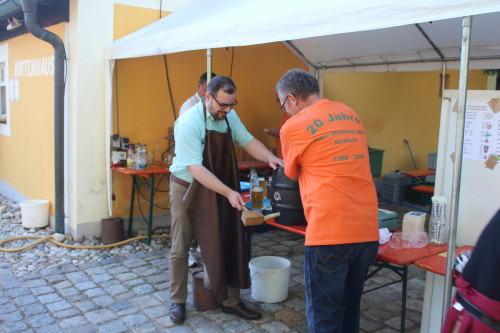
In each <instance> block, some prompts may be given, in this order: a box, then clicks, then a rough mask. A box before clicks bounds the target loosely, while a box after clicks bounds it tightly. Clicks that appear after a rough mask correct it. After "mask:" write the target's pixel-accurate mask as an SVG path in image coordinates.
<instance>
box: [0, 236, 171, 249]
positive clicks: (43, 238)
mask: <svg viewBox="0 0 500 333" xmlns="http://www.w3.org/2000/svg"><path fill="white" fill-rule="evenodd" d="M147 237H148V236H137V237H133V238H129V239H126V240H124V241H121V242H117V243H113V244H107V245H69V244H64V243H60V242H58V241H56V240H54V239H52V236H17V237H12V238H7V239H4V240H3V241H1V242H0V251H2V252H18V251H22V250H25V249H27V248H30V247H32V246H34V245H37V244H39V243H41V242H44V241H49V242H51V243H53V244H55V245H57V246H61V247H66V248H70V249H106V248H109V247H115V246H119V245H123V244H126V243H130V242H133V241H136V240H140V239H146V238H147ZM151 238H170V235H151ZM19 239H38V240H37V241H34V242H33V243H30V244H28V245H24V246H21V247H18V248H14V249H6V248H3V247H1V245H3V244H5V243H8V242H12V241H15V240H19Z"/></svg>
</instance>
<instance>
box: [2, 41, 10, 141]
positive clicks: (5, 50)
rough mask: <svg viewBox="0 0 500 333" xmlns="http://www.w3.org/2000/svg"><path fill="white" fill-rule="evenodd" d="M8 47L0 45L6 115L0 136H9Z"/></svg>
mask: <svg viewBox="0 0 500 333" xmlns="http://www.w3.org/2000/svg"><path fill="white" fill-rule="evenodd" d="M8 59H9V45H8V44H3V45H0V63H1V64H2V65H3V70H4V78H3V81H1V77H0V86H4V87H5V96H4V97H5V111H6V114H7V124H4V123H0V135H5V136H10V111H9V110H10V105H9V104H10V99H9V62H8Z"/></svg>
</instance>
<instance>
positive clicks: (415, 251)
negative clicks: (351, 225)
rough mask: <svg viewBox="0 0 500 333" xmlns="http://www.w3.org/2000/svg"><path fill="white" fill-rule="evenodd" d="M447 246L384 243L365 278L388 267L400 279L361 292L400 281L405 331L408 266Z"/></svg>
mask: <svg viewBox="0 0 500 333" xmlns="http://www.w3.org/2000/svg"><path fill="white" fill-rule="evenodd" d="M266 224H268V225H271V226H274V227H276V228H280V229H283V230H287V231H290V232H293V233H296V234H299V235H303V236H305V234H306V229H307V226H286V225H282V224H279V223H276V222H275V221H274V219H269V220H267V221H266ZM447 248H448V244H442V245H430V244H427V245H426V246H425V247H423V248H402V249H393V248H392V247H390V245H389V243H385V244H382V245H380V246H379V250H378V254H377V262H376V263H375V264H374V266H376V269H375V270H373V271H372V272H370V274H368V276H367V277H366V279H367V280H368V279H370V278H371V277H373V276H374V275H375V274H377V273H378V272H380V271H381V270H382V269H390V270H391V271H393V272H394V273H396V274H397V275H398V276H399V277H400V278H401V279H400V280H396V281H393V282H390V283H387V284H384V285H382V286H378V287H376V288H372V289H369V290H365V291H364V292H363V293H367V292H370V291H374V290H377V289H380V288H383V287H387V286H389V285H392V284H395V283H398V282H402V288H401V293H402V297H401V326H400V332H401V333H403V332H404V331H405V320H406V298H407V288H408V266H409V265H411V264H413V263H416V262H417V261H418V260H423V258H428V257H431V256H436V255H437V254H438V253H441V252H443V251H446V249H447ZM445 260H446V259H445Z"/></svg>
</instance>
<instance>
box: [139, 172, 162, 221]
mask: <svg viewBox="0 0 500 333" xmlns="http://www.w3.org/2000/svg"><path fill="white" fill-rule="evenodd" d="M162 179H163V175H162V178H160V181H159V182H158V186H159V185H160V182H161V180H162ZM143 182H144V183H145V180H144V181H143ZM143 185H144V187H146V189H147V190H148V192H149V191H150V188H149V187H148V186H147V184H143ZM136 191H137V192H138V193H139V195H140V196H141V197H142V198H143V199H144V200H145V201H146V202H148V203H149V199H148V198H147V197H146V195H144V193H142V192H141V190H140V188H137V189H136ZM161 192H168V190H167V191H165V190H164V191H161ZM155 194H156V190H153V196H154V195H155ZM153 206H154V207H156V208H159V209H165V210H167V209H170V207H162V206H158V205H157V204H155V203H154V202H153ZM139 209H140V208H139ZM143 217H144V216H143Z"/></svg>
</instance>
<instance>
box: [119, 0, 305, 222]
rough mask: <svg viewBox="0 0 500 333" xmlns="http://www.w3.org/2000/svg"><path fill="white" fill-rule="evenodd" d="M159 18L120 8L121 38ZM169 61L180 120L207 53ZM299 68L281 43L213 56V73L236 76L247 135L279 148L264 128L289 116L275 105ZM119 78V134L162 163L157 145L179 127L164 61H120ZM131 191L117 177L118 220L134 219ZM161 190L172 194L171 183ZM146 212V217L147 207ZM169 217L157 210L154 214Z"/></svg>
mask: <svg viewBox="0 0 500 333" xmlns="http://www.w3.org/2000/svg"><path fill="white" fill-rule="evenodd" d="M158 18H159V13H158V11H155V10H148V9H140V8H134V7H130V6H124V5H115V38H120V37H122V36H124V35H126V34H127V33H130V32H132V31H134V30H137V28H139V27H140V26H143V25H146V24H149V23H151V22H153V21H155V20H157V19H158ZM131 21H134V24H135V25H136V26H134V27H133V28H131V27H130V22H131ZM232 58H233V59H232ZM166 61H167V67H168V74H169V81H170V87H171V93H172V99H173V103H174V108H175V113H176V114H178V112H179V109H180V107H181V105H182V103H183V102H184V101H185V100H186V99H188V98H189V97H191V96H192V95H193V94H194V93H195V91H196V84H197V82H198V79H199V77H200V75H201V74H202V73H204V72H205V71H206V68H207V67H206V66H207V60H206V51H205V50H202V51H191V52H182V53H176V54H169V55H167V56H166ZM231 61H232V63H233V65H232V71H231ZM294 67H299V68H302V69H307V68H306V66H305V65H304V64H303V63H302V62H301V61H300V60H299V59H298V58H297V57H296V56H294V55H293V54H292V53H291V52H290V51H289V50H288V49H287V48H286V47H285V46H283V45H282V44H281V43H272V44H265V45H256V46H248V47H238V48H235V49H234V57H233V49H232V48H228V49H225V48H223V49H214V50H213V72H214V73H216V74H217V75H226V76H230V75H231V77H232V79H233V80H234V82H235V84H236V87H237V100H238V103H239V104H238V106H237V107H236V111H237V112H238V115H239V117H240V118H241V120H242V121H243V123H244V124H245V125H246V127H247V129H248V130H249V131H250V132H251V133H252V134H253V135H254V136H255V137H256V138H257V139H259V140H261V141H262V142H263V143H264V144H265V145H266V146H269V147H274V138H271V137H270V136H268V135H267V134H265V133H264V132H263V128H265V127H267V128H272V127H276V126H277V125H278V124H279V122H280V119H281V117H282V115H283V113H282V111H281V110H280V109H279V106H278V105H277V104H276V102H275V97H274V88H275V85H276V83H277V81H278V80H279V78H280V77H281V75H282V74H283V73H284V72H285V71H286V70H288V69H290V68H294ZM116 73H118V80H117V81H114V82H117V85H115V88H114V93H115V92H116V88H117V87H118V95H117V96H118V117H117V108H116V94H115V99H114V101H113V103H114V105H113V132H114V133H118V131H119V133H120V135H121V136H124V137H128V138H130V141H131V142H133V143H137V142H140V143H146V144H147V146H148V150H154V154H155V160H156V161H159V160H160V152H159V151H158V150H157V149H156V148H155V146H156V141H157V139H159V138H163V137H165V136H167V134H168V127H173V124H174V115H173V111H172V104H171V99H170V95H169V91H168V84H167V80H166V72H165V64H164V59H163V56H152V57H143V58H136V59H123V60H118V61H117V62H116V71H115V75H116ZM115 79H116V77H115ZM118 124H119V128H118V127H117V125H118ZM159 144H160V145H161V148H162V149H165V147H166V142H165V140H160V141H159ZM130 187H131V177H130V176H127V175H123V174H116V175H115V177H114V193H115V196H116V200H115V202H114V206H113V215H114V216H115V217H128V213H129V207H130ZM160 189H162V190H168V182H167V181H165V179H164V180H163V181H162V183H161V184H160ZM143 192H144V193H146V192H145V191H144V190H143ZM142 201H144V200H142ZM155 204H157V205H158V206H160V207H168V193H166V192H163V193H157V194H156V195H155ZM136 205H137V203H136ZM141 207H142V212H143V213H144V214H146V207H147V206H146V204H145V202H144V205H141ZM164 211H165V210H162V209H159V208H155V211H154V213H161V212H164ZM134 215H139V211H138V209H137V207H136V208H134Z"/></svg>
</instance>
